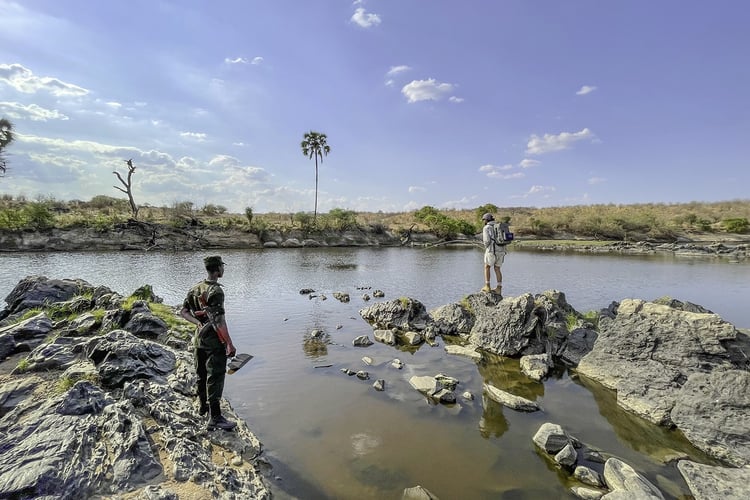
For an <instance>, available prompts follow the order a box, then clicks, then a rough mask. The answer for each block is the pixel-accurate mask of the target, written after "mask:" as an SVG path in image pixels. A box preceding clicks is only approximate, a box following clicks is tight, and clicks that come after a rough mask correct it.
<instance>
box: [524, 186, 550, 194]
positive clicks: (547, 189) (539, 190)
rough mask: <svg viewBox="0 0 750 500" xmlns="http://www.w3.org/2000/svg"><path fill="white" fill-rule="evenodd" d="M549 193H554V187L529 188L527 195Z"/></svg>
mask: <svg viewBox="0 0 750 500" xmlns="http://www.w3.org/2000/svg"><path fill="white" fill-rule="evenodd" d="M551 191H555V187H554V186H539V185H535V186H531V189H529V193H528V194H539V193H549V192H551Z"/></svg>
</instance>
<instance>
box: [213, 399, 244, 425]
mask: <svg viewBox="0 0 750 500" xmlns="http://www.w3.org/2000/svg"><path fill="white" fill-rule="evenodd" d="M209 408H210V410H211V418H209V419H208V426H207V427H208V430H214V429H222V430H225V431H231V430H233V429H234V428H235V427H237V423H236V422H232V421H231V420H227V419H226V418H224V416H223V415H222V414H221V406H220V404H219V402H218V401H215V402H214V401H211V404H210V405H209Z"/></svg>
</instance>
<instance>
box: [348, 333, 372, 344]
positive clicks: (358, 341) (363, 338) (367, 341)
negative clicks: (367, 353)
mask: <svg viewBox="0 0 750 500" xmlns="http://www.w3.org/2000/svg"><path fill="white" fill-rule="evenodd" d="M373 343H374V342H373V341H372V340H370V337H368V336H367V335H360V336H359V337H356V338H355V339H354V340H352V345H353V346H354V347H367V346H368V345H372V344H373Z"/></svg>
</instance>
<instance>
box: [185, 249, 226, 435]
mask: <svg viewBox="0 0 750 500" xmlns="http://www.w3.org/2000/svg"><path fill="white" fill-rule="evenodd" d="M203 263H204V264H205V266H206V272H207V273H208V276H207V277H206V279H205V280H203V281H201V282H200V283H197V284H196V285H194V286H193V287H192V288H191V289H190V291H189V292H188V294H187V297H185V301H184V302H183V304H182V310H181V311H180V315H181V316H182V317H183V318H185V319H186V320H187V321H189V322H191V323H193V324H194V325H196V326H197V328H196V332H195V337H194V339H193V340H194V343H195V371H196V373H197V374H198V400H199V401H200V409H199V410H198V413H199V414H200V415H201V416H203V415H205V414H206V413H210V419H209V421H208V428H209V429H224V430H227V431H230V430H232V429H234V428H235V427H236V426H237V424H236V423H235V422H232V421H230V420H227V419H226V418H224V417H223V416H222V415H221V395H222V392H223V391H224V377H225V376H226V370H227V359H228V358H230V357H232V356H234V355H235V354H236V349H235V348H234V344H232V339H231V338H230V337H229V330H228V329H227V324H226V321H225V320H224V290H222V289H221V285H220V284H219V282H218V279H219V278H221V277H222V276H224V262H223V261H222V260H221V257H220V256H218V255H212V256H210V257H206V258H205V259H203Z"/></svg>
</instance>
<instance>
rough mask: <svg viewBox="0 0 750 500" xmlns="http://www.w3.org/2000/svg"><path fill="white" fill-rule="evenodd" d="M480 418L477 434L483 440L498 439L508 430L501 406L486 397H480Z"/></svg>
mask: <svg viewBox="0 0 750 500" xmlns="http://www.w3.org/2000/svg"><path fill="white" fill-rule="evenodd" d="M482 408H483V410H482V418H481V419H479V434H481V436H482V437H483V438H485V439H488V438H491V437H498V438H499V437H500V436H502V435H503V434H505V432H506V431H507V430H508V429H509V428H510V426H509V425H508V421H507V420H506V419H505V415H503V405H501V404H500V403H497V402H495V401H493V400H491V399H490V398H488V397H487V396H485V395H483V396H482Z"/></svg>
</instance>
